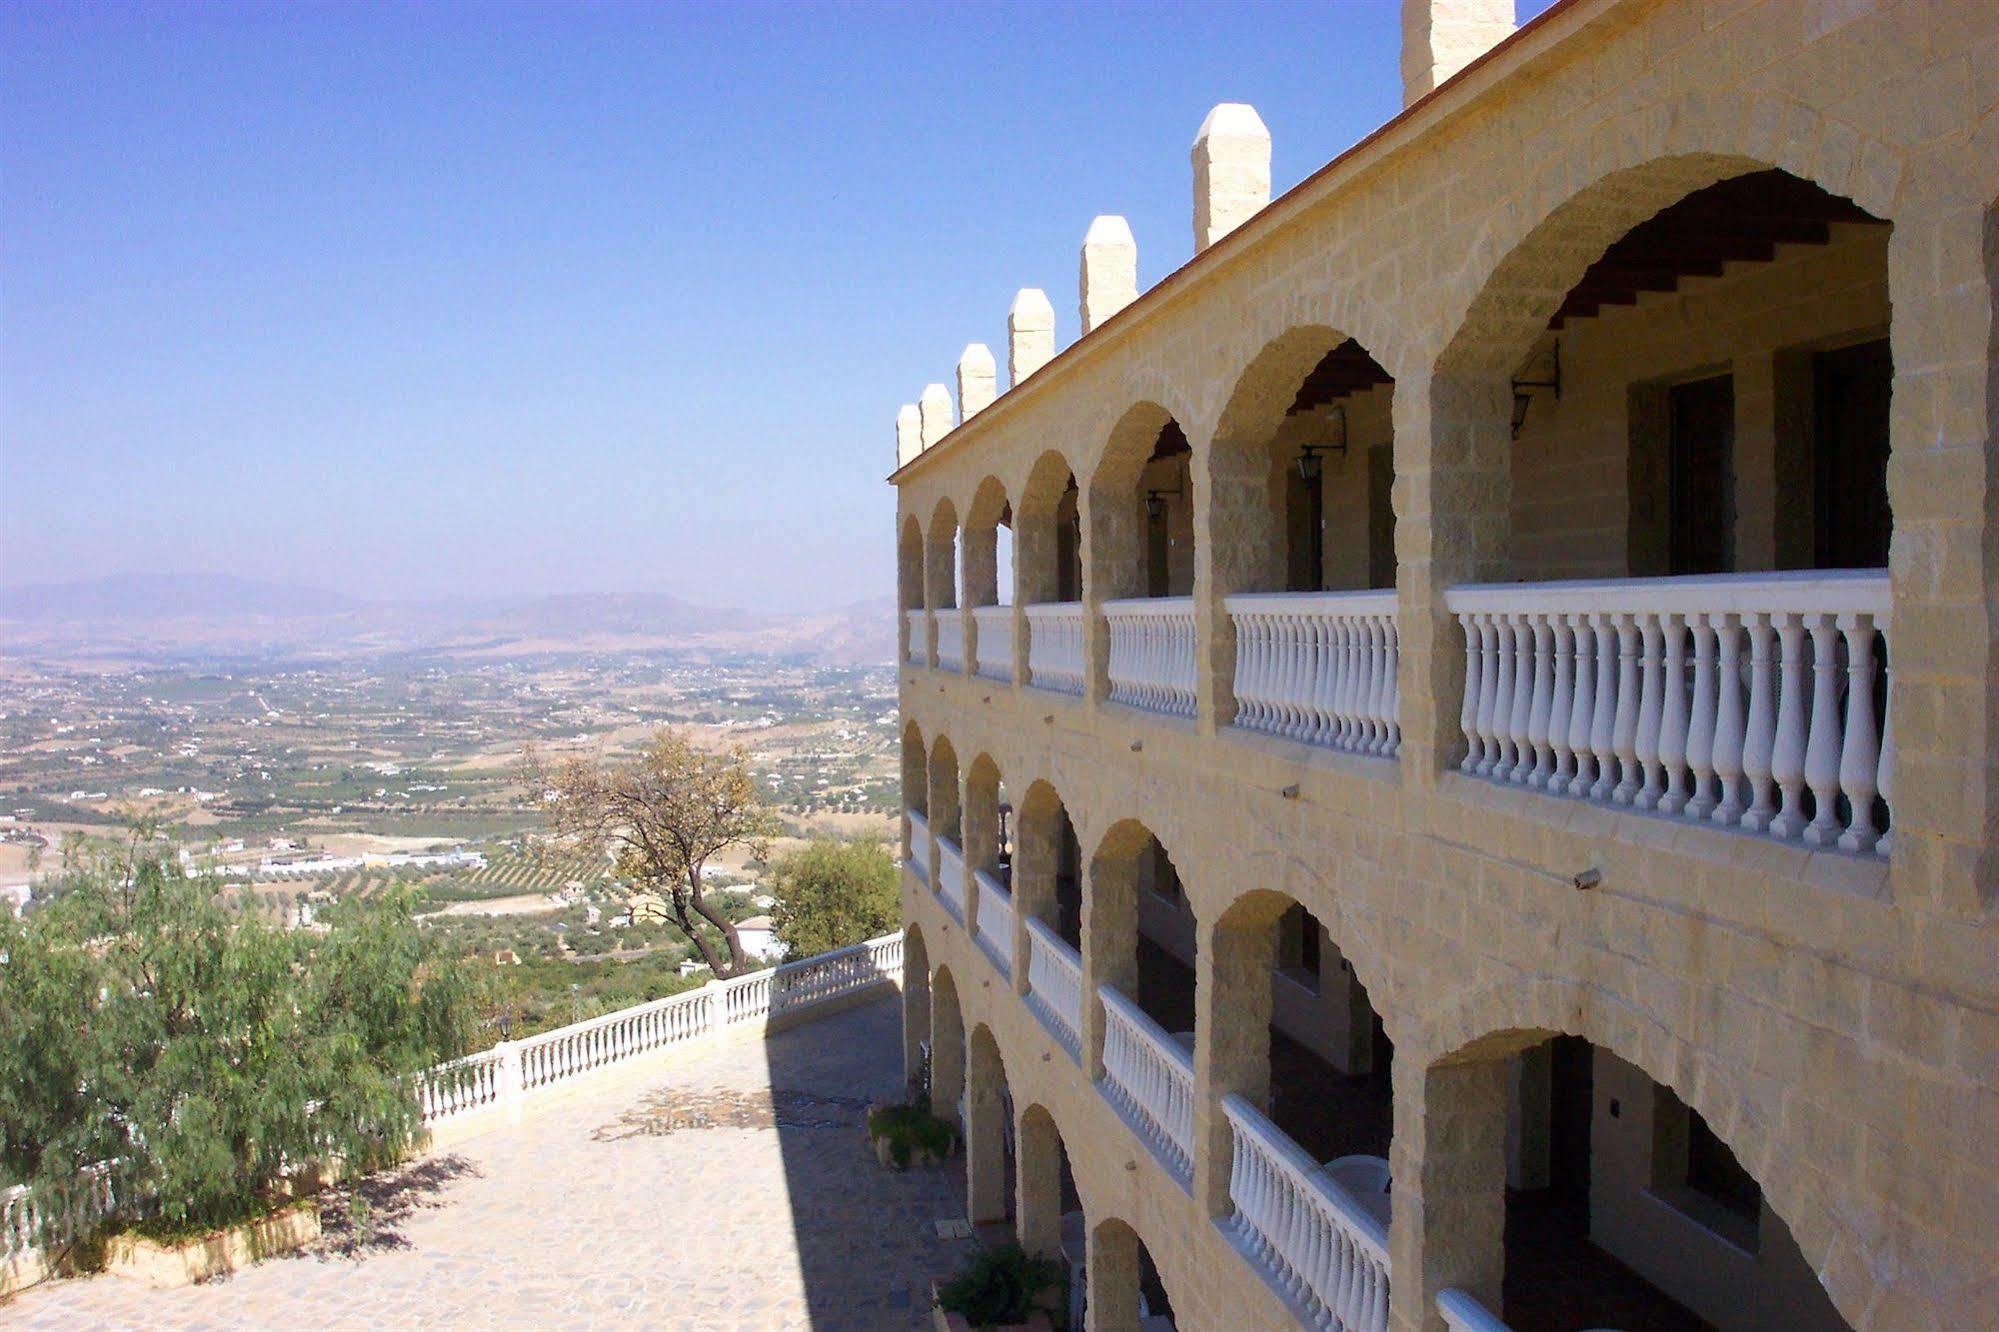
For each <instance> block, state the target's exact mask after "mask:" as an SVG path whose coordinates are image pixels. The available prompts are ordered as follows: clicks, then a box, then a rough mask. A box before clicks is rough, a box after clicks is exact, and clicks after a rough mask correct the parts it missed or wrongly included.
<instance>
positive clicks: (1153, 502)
mask: <svg viewBox="0 0 1999 1332" xmlns="http://www.w3.org/2000/svg"><path fill="white" fill-rule="evenodd" d="M1179 493H1180V492H1179V490H1178V489H1177V488H1176V489H1173V490H1148V491H1146V492H1145V516H1146V518H1147V519H1149V520H1150V521H1152V522H1155V523H1156V522H1158V521H1159V520H1160V519H1161V518H1164V517H1165V516H1166V497H1167V496H1168V495H1177V494H1179Z"/></svg>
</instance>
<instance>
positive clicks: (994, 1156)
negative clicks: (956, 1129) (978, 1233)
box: [965, 1022, 1013, 1223]
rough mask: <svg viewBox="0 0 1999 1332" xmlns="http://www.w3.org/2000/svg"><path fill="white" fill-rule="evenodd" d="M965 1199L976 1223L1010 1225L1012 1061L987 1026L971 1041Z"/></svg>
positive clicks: (968, 1051) (979, 1028) (971, 1036)
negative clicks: (1007, 1222) (1009, 1063)
mask: <svg viewBox="0 0 1999 1332" xmlns="http://www.w3.org/2000/svg"><path fill="white" fill-rule="evenodd" d="M965 1048H966V1068H965V1076H966V1084H965V1114H966V1123H965V1194H966V1212H967V1214H968V1215H969V1217H970V1219H971V1220H972V1221H973V1222H974V1223H980V1222H986V1221H1004V1220H1006V1218H1007V1216H1008V1215H1009V1214H1010V1213H1011V1212H1012V1210H1013V1208H1012V1198H1011V1189H1010V1187H1009V1186H1010V1184H1011V1182H1012V1181H1011V1179H1010V1178H1009V1172H1008V1169H1007V1166H1008V1157H1009V1156H1010V1155H1011V1149H1010V1144H1009V1139H1010V1138H1011V1137H1012V1133H1013V1124H1012V1116H1011V1113H1010V1111H1009V1109H1008V1104H1007V1102H1008V1083H1007V1075H1006V1058H1005V1056H1004V1055H1003V1054H1001V1052H1000V1047H999V1042H998V1040H997V1039H995V1038H994V1036H993V1033H992V1029H991V1028H990V1027H988V1026H987V1025H986V1024H985V1023H983V1022H981V1023H978V1024H977V1025H976V1026H974V1027H973V1028H972V1030H971V1032H970V1034H969V1035H967V1037H966V1038H965Z"/></svg>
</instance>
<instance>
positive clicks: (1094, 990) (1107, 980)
mask: <svg viewBox="0 0 1999 1332" xmlns="http://www.w3.org/2000/svg"><path fill="white" fill-rule="evenodd" d="M1088 873H1089V884H1088V886H1087V887H1086V888H1085V889H1084V892H1083V1014H1082V1017H1083V1031H1082V1038H1083V1070H1084V1072H1085V1073H1087V1074H1088V1075H1089V1078H1090V1081H1092V1082H1095V1081H1096V1080H1097V1079H1098V1078H1100V1077H1102V1076H1103V1072H1104V1006H1103V1003H1102V1001H1101V1000H1100V999H1099V998H1098V994H1099V991H1100V990H1101V989H1102V987H1104V986H1106V985H1115V986H1116V987H1117V988H1118V990H1119V992H1120V993H1122V994H1123V995H1124V996H1125V997H1126V998H1127V999H1131V1000H1133V1001H1134V1002H1136V1000H1137V998H1138V855H1137V849H1136V848H1122V847H1120V848H1116V849H1111V848H1106V849H1105V850H1102V851H1099V852H1098V853H1097V856H1096V859H1094V860H1093V861H1091V862H1090V867H1089V871H1088Z"/></svg>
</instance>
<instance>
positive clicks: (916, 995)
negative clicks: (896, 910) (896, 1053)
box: [902, 879, 930, 1099]
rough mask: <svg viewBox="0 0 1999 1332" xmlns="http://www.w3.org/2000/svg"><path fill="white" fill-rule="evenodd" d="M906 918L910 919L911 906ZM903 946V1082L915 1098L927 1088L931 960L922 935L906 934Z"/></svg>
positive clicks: (905, 881) (906, 907) (906, 910)
mask: <svg viewBox="0 0 1999 1332" xmlns="http://www.w3.org/2000/svg"><path fill="white" fill-rule="evenodd" d="M907 882H908V880H907V879H905V880H904V883H905V884H906V883H907ZM908 891H909V890H908V889H907V888H906V887H905V889H904V892H905V893H907V892H908ZM902 915H903V919H904V920H908V919H909V915H910V913H909V909H908V904H907V903H905V904H904V908H903V913H902ZM902 947H903V956H902V1081H903V1087H904V1089H905V1091H906V1093H907V1094H908V1095H909V1097H910V1098H911V1099H914V1098H915V1096H916V1094H917V1093H918V1092H919V1091H921V1090H922V1089H923V1047H924V1045H925V1044H926V1043H928V1042H929V1040H930V971H929V966H930V959H929V955H928V954H927V952H926V951H925V950H924V947H923V936H921V935H919V934H910V935H905V936H904V937H903V941H902Z"/></svg>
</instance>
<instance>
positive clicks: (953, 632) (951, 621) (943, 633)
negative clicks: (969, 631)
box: [937, 606, 965, 671]
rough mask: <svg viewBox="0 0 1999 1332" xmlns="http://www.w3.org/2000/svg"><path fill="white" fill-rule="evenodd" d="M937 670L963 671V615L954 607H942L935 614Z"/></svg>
mask: <svg viewBox="0 0 1999 1332" xmlns="http://www.w3.org/2000/svg"><path fill="white" fill-rule="evenodd" d="M937 669H939V670H943V671H962V670H964V669H965V613H964V612H963V611H961V610H959V609H958V608H957V607H956V606H944V607H941V608H939V610H938V612H937Z"/></svg>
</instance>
